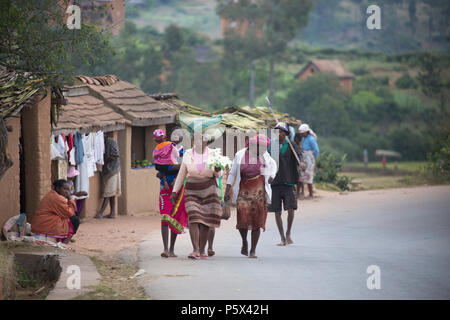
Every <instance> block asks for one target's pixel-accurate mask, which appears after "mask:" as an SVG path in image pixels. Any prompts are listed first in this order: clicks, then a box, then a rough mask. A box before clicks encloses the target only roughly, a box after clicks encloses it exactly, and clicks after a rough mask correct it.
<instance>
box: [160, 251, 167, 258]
mask: <svg viewBox="0 0 450 320" xmlns="http://www.w3.org/2000/svg"><path fill="white" fill-rule="evenodd" d="M161 257H163V258H168V257H169V253H167V252H163V253H161Z"/></svg>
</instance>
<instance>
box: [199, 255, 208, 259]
mask: <svg viewBox="0 0 450 320" xmlns="http://www.w3.org/2000/svg"><path fill="white" fill-rule="evenodd" d="M208 258H209V257H208V255H207V254H201V255H200V259H202V260H208Z"/></svg>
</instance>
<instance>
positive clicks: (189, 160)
mask: <svg viewBox="0 0 450 320" xmlns="http://www.w3.org/2000/svg"><path fill="white" fill-rule="evenodd" d="M208 149H209V148H208V147H207V148H206V150H207V151H206V152H205V153H203V155H200V156H201V158H202V161H198V160H199V159H200V157H199V155H195V152H193V150H192V149H188V150H186V152H185V154H184V156H183V161H182V162H181V167H180V171H179V172H178V175H177V179H176V180H175V184H174V186H173V190H172V191H173V192H178V191H179V190H180V189H181V187H182V185H183V183H184V179H185V178H186V177H195V178H212V177H215V178H218V177H220V176H221V175H222V171H219V172H216V171H214V168H209V167H208V166H206V161H207V159H208V156H209V154H210V153H209V150H208ZM195 157H198V159H197V160H196V159H195ZM199 163H203V164H202V165H201V167H200V168H199V166H198V164H199Z"/></svg>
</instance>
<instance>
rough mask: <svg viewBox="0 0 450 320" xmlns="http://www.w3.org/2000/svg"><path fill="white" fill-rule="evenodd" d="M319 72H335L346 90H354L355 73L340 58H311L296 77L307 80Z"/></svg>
mask: <svg viewBox="0 0 450 320" xmlns="http://www.w3.org/2000/svg"><path fill="white" fill-rule="evenodd" d="M317 72H321V73H330V74H334V75H335V76H337V77H338V78H339V82H340V84H341V86H342V88H343V89H344V90H345V91H346V92H350V91H352V84H353V83H352V82H353V77H354V75H353V73H351V72H350V71H349V70H348V69H347V68H345V67H344V66H343V65H342V64H341V62H340V61H339V60H320V59H315V60H311V61H309V62H308V63H307V64H306V66H304V67H303V69H302V70H300V72H299V73H297V74H296V75H295V78H296V79H297V80H299V79H301V80H305V79H307V78H308V77H310V76H312V75H314V74H315V73H317Z"/></svg>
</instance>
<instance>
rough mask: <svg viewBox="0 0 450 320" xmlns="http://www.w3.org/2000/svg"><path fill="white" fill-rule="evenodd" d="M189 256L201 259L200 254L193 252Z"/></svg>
mask: <svg viewBox="0 0 450 320" xmlns="http://www.w3.org/2000/svg"><path fill="white" fill-rule="evenodd" d="M188 258H189V259H194V260H197V259H200V254H198V253H195V252H192V253H191V254H189V255H188Z"/></svg>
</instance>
